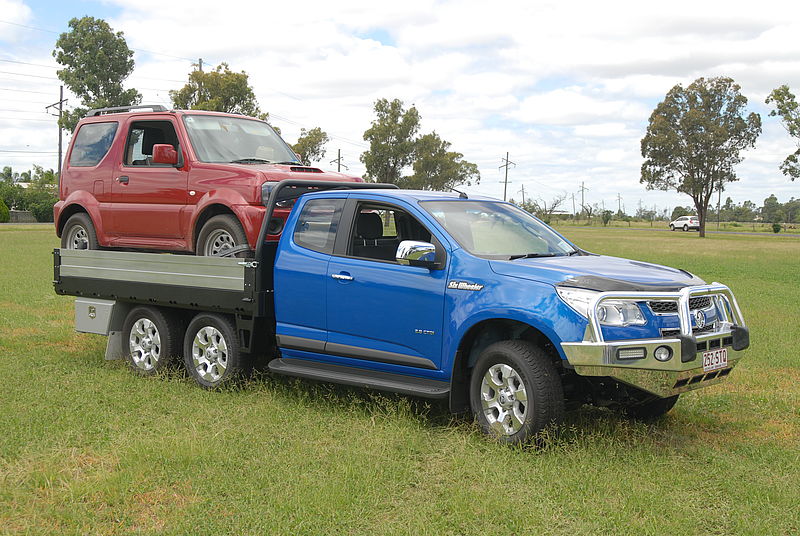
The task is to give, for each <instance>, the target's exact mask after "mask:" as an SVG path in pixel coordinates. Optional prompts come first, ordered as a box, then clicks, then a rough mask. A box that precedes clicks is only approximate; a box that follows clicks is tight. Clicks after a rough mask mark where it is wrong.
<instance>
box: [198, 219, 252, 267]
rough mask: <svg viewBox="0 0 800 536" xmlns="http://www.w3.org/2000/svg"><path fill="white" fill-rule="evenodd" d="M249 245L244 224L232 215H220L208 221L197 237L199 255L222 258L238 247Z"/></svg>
mask: <svg viewBox="0 0 800 536" xmlns="http://www.w3.org/2000/svg"><path fill="white" fill-rule="evenodd" d="M242 245H247V235H245V234H244V229H242V224H241V223H239V220H237V219H236V216H233V215H232V214H220V215H219V216H214V217H213V218H211V219H210V220H208V221H207V222H206V223H205V225H203V228H202V229H200V234H199V235H198V236H197V248H196V250H195V253H196V254H197V255H204V256H206V257H211V256H220V255H222V254H223V253H225V251H227V250H229V249H232V248H234V247H236V246H242Z"/></svg>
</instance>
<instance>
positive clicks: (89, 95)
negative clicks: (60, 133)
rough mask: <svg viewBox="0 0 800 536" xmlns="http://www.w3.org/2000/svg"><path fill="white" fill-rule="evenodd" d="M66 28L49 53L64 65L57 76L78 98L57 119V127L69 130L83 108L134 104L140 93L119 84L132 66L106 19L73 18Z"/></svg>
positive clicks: (130, 53) (120, 36)
mask: <svg viewBox="0 0 800 536" xmlns="http://www.w3.org/2000/svg"><path fill="white" fill-rule="evenodd" d="M69 27H70V31H68V32H65V33H62V34H61V35H60V36H59V37H58V40H57V41H56V47H55V50H53V56H54V57H55V59H56V61H57V62H58V63H59V64H61V65H63V66H64V68H63V69H59V70H58V71H57V74H58V78H59V79H61V81H62V82H64V85H66V86H67V87H68V88H69V90H70V91H72V92H73V93H74V94H75V95H76V96H77V97H78V98H79V99H81V105H82V106H79V107H77V108H75V109H74V110H72V111H70V112H65V113H64V115H63V116H62V118H61V122H60V125H61V128H64V129H67V130H70V131H71V130H74V129H75V125H76V124H77V123H78V120H79V119H80V118H81V117H83V116H84V115H85V114H86V109H87V108H103V107H107V106H128V105H132V104H138V103H139V102H141V99H142V96H141V95H140V94H139V92H138V91H136V90H135V89H124V88H123V87H122V83H123V82H124V81H125V79H126V78H128V76H129V75H130V74H131V72H132V71H133V65H134V61H133V51H131V49H129V48H128V45H127V43H126V42H125V38H124V37H123V34H122V32H116V33H114V31H113V30H112V29H111V26H109V25H108V23H107V22H106V21H104V20H103V19H95V18H94V17H82V18H80V19H78V18H73V19H71V20H70V21H69Z"/></svg>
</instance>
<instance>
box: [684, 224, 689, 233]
mask: <svg viewBox="0 0 800 536" xmlns="http://www.w3.org/2000/svg"><path fill="white" fill-rule="evenodd" d="M688 230H689V226H688V225H686V224H685V223H684V224H683V232H684V233H685V232H686V231H688Z"/></svg>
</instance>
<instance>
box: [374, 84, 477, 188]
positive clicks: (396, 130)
mask: <svg viewBox="0 0 800 536" xmlns="http://www.w3.org/2000/svg"><path fill="white" fill-rule="evenodd" d="M375 115H376V116H377V117H376V119H375V120H374V121H372V126H370V128H369V129H367V130H366V132H364V140H366V141H368V142H369V150H367V151H364V152H363V153H362V154H361V161H362V162H363V163H364V165H365V166H366V167H367V179H369V180H372V181H376V182H388V183H391V184H397V185H398V186H400V187H402V188H414V189H420V190H444V189H448V188H453V187H455V186H458V185H459V184H466V185H470V184H472V183H477V182H479V181H480V173H479V172H478V166H476V165H475V164H472V163H470V162H467V161H465V160H463V158H464V155H463V154H461V153H459V152H456V151H451V150H450V142H448V141H446V140H443V139H442V138H440V137H439V135H438V134H436V132H431V133H430V134H425V135H423V136H417V133H418V132H419V128H420V116H419V112H417V109H416V108H414V107H413V106H412V107H411V108H409V109H408V110H406V109H404V108H403V102H402V101H400V100H399V99H394V100H392V101H389V100H387V99H379V100H378V101H376V102H375ZM406 171H411V174H410V175H409V174H406Z"/></svg>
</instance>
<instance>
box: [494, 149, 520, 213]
mask: <svg viewBox="0 0 800 536" xmlns="http://www.w3.org/2000/svg"><path fill="white" fill-rule="evenodd" d="M502 160H503V161H505V164H503V165H502V166H500V167H498V168H497V169H501V168H506V178H505V180H504V181H503V182H504V184H503V201H505V200H506V192H507V191H508V166H510V165H511V166H514V167H517V165H516V164H515V163H514V162H512V161H511V160H509V159H508V153H506V157H505V158H503V159H502Z"/></svg>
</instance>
